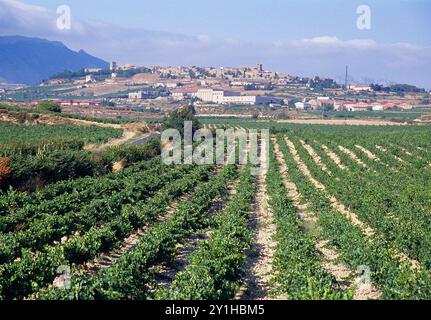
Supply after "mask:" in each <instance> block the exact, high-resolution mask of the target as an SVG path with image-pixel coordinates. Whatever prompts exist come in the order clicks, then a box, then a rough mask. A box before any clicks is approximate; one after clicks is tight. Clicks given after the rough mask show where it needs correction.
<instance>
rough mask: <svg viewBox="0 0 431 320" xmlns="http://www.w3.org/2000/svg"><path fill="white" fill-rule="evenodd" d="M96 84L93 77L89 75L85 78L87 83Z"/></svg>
mask: <svg viewBox="0 0 431 320" xmlns="http://www.w3.org/2000/svg"><path fill="white" fill-rule="evenodd" d="M93 82H96V79H95V78H94V76H93V75H91V74H89V75H88V76H85V83H93Z"/></svg>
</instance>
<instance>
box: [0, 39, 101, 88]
mask: <svg viewBox="0 0 431 320" xmlns="http://www.w3.org/2000/svg"><path fill="white" fill-rule="evenodd" d="M0 61H1V64H0V81H5V82H12V83H22V84H28V85H30V84H35V83H38V82H40V81H42V80H45V79H48V78H49V77H50V76H52V75H53V74H56V73H59V72H62V71H65V70H70V71H77V70H79V69H82V68H107V67H108V63H107V62H106V61H103V60H101V59H99V58H96V57H93V56H92V55H90V54H88V53H86V52H85V51H84V50H80V51H79V52H76V51H73V50H71V49H69V48H67V47H66V46H65V45H64V44H63V43H61V42H58V41H49V40H44V39H40V38H28V37H22V36H2V37H0Z"/></svg>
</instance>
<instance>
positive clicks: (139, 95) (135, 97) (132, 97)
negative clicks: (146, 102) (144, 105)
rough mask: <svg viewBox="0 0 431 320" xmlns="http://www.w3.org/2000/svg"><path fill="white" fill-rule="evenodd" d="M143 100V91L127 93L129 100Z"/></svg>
mask: <svg viewBox="0 0 431 320" xmlns="http://www.w3.org/2000/svg"><path fill="white" fill-rule="evenodd" d="M144 98H145V92H144V91H138V92H130V93H129V99H130V100H141V99H144Z"/></svg>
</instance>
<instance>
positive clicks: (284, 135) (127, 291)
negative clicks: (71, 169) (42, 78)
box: [0, 121, 431, 300]
mask: <svg viewBox="0 0 431 320" xmlns="http://www.w3.org/2000/svg"><path fill="white" fill-rule="evenodd" d="M229 126H231V127H235V128H245V127H247V128H253V127H254V128H259V127H261V128H265V127H268V123H258V122H251V121H247V122H240V121H238V122H237V123H234V122H232V123H229ZM209 127H210V128H211V129H215V128H216V127H217V125H210V126H209ZM218 127H220V126H218ZM50 130H53V129H52V128H50ZM85 130H91V129H85ZM44 134H46V132H45V133H44ZM100 134H101V135H100ZM100 134H99V133H98V132H92V133H91V134H90V136H89V137H90V138H86V141H85V142H86V143H90V142H104V141H106V139H107V137H108V136H115V135H116V134H118V133H116V132H106V131H105V132H101V133H100ZM105 135H107V136H105ZM41 136H42V137H43V139H45V136H44V135H43V134H41ZM430 136H431V129H430V128H429V127H426V126H405V127H379V126H370V127H369V126H358V127H349V126H324V125H322V126H320V125H286V124H274V125H271V132H270V143H269V150H268V154H269V158H268V161H269V169H268V171H267V172H264V174H263V175H260V176H255V175H253V174H252V170H251V168H252V165H251V164H248V165H244V164H241V165H240V164H238V163H237V164H235V165H195V164H184V165H176V166H174V165H166V164H163V163H162V161H161V159H160V157H159V156H157V155H153V156H152V157H151V159H145V160H144V161H140V160H139V159H135V161H131V162H130V163H129V166H128V167H127V168H125V169H123V170H121V171H119V172H111V171H107V172H103V174H102V173H100V172H99V173H98V174H89V175H87V176H84V177H79V178H71V179H60V181H52V183H50V184H47V185H44V186H43V187H41V188H38V189H37V190H30V191H29V190H21V191H19V190H15V189H9V190H6V189H5V190H4V191H2V193H0V299H6V300H11V299H37V300H47V299H58V300H77V299H80V300H111V299H115V300H117V299H121V300H146V299H151V300H153V299H161V300H165V299H183V300H199V299H238V300H241V299H243V300H246V299H263V300H267V299H289V300H297V299H328V300H339V299H431V274H430V269H431V223H430V222H431V217H430V212H431V179H430V178H431V153H430V150H431V149H430V148H431V139H430ZM94 140H96V141H94ZM2 141H6V142H7V145H8V150H11V149H10V148H11V146H13V145H14V140H12V139H3V140H2ZM3 143H5V142H3ZM264 147H265V145H264V144H262V143H261V144H260V146H259V150H260V153H263V152H264V151H265V150H264ZM102 156H103V155H102ZM69 280H70V282H69Z"/></svg>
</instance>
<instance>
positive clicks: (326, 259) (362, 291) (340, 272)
mask: <svg viewBox="0 0 431 320" xmlns="http://www.w3.org/2000/svg"><path fill="white" fill-rule="evenodd" d="M273 142H274V145H275V155H276V158H277V161H278V163H279V165H280V173H281V174H282V175H283V181H284V185H285V187H286V189H287V191H288V195H289V197H290V198H291V199H292V200H293V204H294V205H295V207H297V208H298V209H299V214H298V216H299V219H300V220H301V221H302V222H303V223H304V224H306V225H307V227H308V228H312V229H316V228H317V225H318V220H317V217H316V216H315V215H314V214H313V213H311V212H310V211H309V209H308V208H309V204H308V203H305V204H301V195H300V193H299V191H298V189H297V187H296V185H295V184H294V183H293V182H291V181H290V180H289V179H288V178H287V175H286V173H287V172H288V167H287V164H286V162H285V160H284V157H283V154H282V153H281V151H280V147H279V145H278V143H277V142H276V140H275V139H274V138H273ZM328 242H329V241H327V240H323V239H321V240H319V241H318V242H317V244H316V249H317V250H318V251H319V252H320V253H321V254H322V257H323V267H324V269H325V270H326V271H327V272H328V273H330V274H332V275H333V276H334V277H335V279H336V281H337V285H338V286H339V288H340V289H341V290H343V291H344V290H348V289H355V295H354V299H355V300H370V299H378V298H379V297H380V295H381V293H380V292H379V291H378V290H377V289H376V288H375V287H374V286H372V285H359V286H358V284H359V280H360V277H356V278H355V280H354V281H346V279H347V278H351V277H352V275H353V272H352V270H350V269H349V268H348V267H347V266H346V265H345V264H343V263H340V262H339V261H338V253H337V252H336V251H335V250H333V249H331V248H329V247H328Z"/></svg>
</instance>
